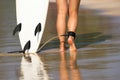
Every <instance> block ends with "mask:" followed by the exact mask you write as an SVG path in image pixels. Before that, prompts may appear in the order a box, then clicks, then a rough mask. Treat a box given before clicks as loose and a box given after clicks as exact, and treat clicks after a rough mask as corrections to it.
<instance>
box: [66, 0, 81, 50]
mask: <svg viewBox="0 0 120 80" xmlns="http://www.w3.org/2000/svg"><path fill="white" fill-rule="evenodd" d="M79 5H80V0H69V18H68V25H67V26H68V31H72V32H75V31H76V27H77V24H78V9H79ZM68 44H69V45H70V50H72V51H73V50H77V49H76V46H75V43H74V38H73V36H69V38H68Z"/></svg>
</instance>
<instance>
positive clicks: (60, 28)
mask: <svg viewBox="0 0 120 80" xmlns="http://www.w3.org/2000/svg"><path fill="white" fill-rule="evenodd" d="M56 4H57V22H56V26H57V32H58V36H59V41H60V51H65V36H61V35H63V34H65V32H66V16H67V14H68V4H67V0H56Z"/></svg>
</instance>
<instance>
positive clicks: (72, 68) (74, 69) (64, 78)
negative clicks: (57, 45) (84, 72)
mask: <svg viewBox="0 0 120 80" xmlns="http://www.w3.org/2000/svg"><path fill="white" fill-rule="evenodd" d="M76 54H77V51H72V52H70V61H69V64H70V65H69V66H67V61H66V54H65V52H61V53H60V55H61V61H60V80H82V79H81V74H80V71H79V69H78V66H77V61H76Z"/></svg>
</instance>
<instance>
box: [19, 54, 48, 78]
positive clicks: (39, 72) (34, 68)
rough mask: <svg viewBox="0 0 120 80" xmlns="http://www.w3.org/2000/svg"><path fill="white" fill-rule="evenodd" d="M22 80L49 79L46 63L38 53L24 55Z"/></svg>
mask: <svg viewBox="0 0 120 80" xmlns="http://www.w3.org/2000/svg"><path fill="white" fill-rule="evenodd" d="M19 79H20V80H49V77H48V74H47V72H46V70H45V68H44V64H43V62H42V61H41V59H40V57H39V56H38V55H37V54H36V53H31V54H30V55H29V57H24V56H23V57H22V61H21V76H20V78H19Z"/></svg>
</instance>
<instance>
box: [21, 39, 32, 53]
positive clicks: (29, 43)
mask: <svg viewBox="0 0 120 80" xmlns="http://www.w3.org/2000/svg"><path fill="white" fill-rule="evenodd" d="M30 47H31V42H30V40H29V41H28V42H27V43H26V44H25V46H24V49H23V53H26V51H28V50H29V49H30Z"/></svg>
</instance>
